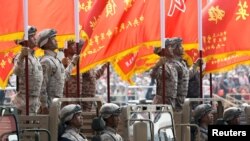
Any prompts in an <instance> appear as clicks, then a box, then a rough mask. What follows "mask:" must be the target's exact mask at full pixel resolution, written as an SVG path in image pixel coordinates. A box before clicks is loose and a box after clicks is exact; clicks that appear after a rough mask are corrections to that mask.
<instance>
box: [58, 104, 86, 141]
mask: <svg viewBox="0 0 250 141" xmlns="http://www.w3.org/2000/svg"><path fill="white" fill-rule="evenodd" d="M59 116H60V120H61V124H63V126H62V127H65V129H63V130H64V131H63V134H62V135H61V136H60V137H59V141H88V140H87V139H86V137H85V136H84V135H82V134H81V133H80V129H81V127H82V126H83V117H82V109H81V106H80V105H78V104H69V105H67V106H65V107H63V108H62V110H61V112H60V115H59Z"/></svg>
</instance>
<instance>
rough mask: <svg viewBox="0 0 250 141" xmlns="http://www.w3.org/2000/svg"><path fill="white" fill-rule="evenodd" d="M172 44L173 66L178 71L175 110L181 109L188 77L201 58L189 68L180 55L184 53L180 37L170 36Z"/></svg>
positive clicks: (193, 72)
mask: <svg viewBox="0 0 250 141" xmlns="http://www.w3.org/2000/svg"><path fill="white" fill-rule="evenodd" d="M172 41H173V44H174V51H173V52H174V55H175V61H174V62H175V63H174V64H175V68H176V70H177V73H178V86H177V97H176V110H177V111H180V110H182V107H183V104H184V102H185V98H186V97H187V93H188V82H189V78H192V77H193V76H194V75H195V73H196V71H197V66H198V65H199V63H200V61H202V60H201V59H198V60H197V61H196V62H195V63H194V65H193V66H192V67H191V68H190V69H189V68H188V67H187V65H186V62H185V61H184V60H183V58H182V56H183V55H184V49H183V47H182V39H181V38H178V37H176V38H172Z"/></svg>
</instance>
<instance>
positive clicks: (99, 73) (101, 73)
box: [95, 63, 109, 79]
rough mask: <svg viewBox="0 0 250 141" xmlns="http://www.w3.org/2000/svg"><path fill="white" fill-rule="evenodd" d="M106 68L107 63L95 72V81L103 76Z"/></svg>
mask: <svg viewBox="0 0 250 141" xmlns="http://www.w3.org/2000/svg"><path fill="white" fill-rule="evenodd" d="M108 66H109V65H108V63H107V64H104V65H103V66H102V67H101V68H100V69H99V70H97V71H96V73H95V77H96V79H99V78H100V77H101V76H102V75H103V73H104V71H105V69H106V68H107V67H108Z"/></svg>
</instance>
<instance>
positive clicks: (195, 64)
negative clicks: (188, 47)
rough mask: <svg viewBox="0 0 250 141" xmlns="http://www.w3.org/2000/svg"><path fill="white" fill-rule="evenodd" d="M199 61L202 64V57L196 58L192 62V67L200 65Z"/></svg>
mask: <svg viewBox="0 0 250 141" xmlns="http://www.w3.org/2000/svg"><path fill="white" fill-rule="evenodd" d="M200 63H201V65H203V59H201V58H198V59H197V60H196V61H195V63H194V67H195V68H197V67H198V66H199V65H200Z"/></svg>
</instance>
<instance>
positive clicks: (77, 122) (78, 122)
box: [71, 113, 83, 129]
mask: <svg viewBox="0 0 250 141" xmlns="http://www.w3.org/2000/svg"><path fill="white" fill-rule="evenodd" d="M71 124H72V125H73V126H74V127H76V128H78V129H80V128H81V127H82V126H83V117H82V113H76V114H75V115H74V117H73V118H72V120H71Z"/></svg>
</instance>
